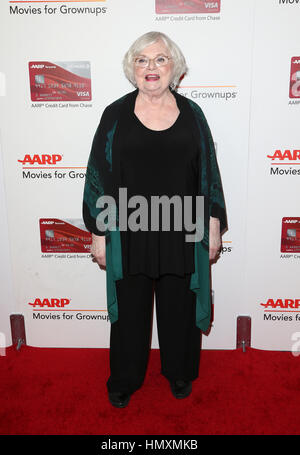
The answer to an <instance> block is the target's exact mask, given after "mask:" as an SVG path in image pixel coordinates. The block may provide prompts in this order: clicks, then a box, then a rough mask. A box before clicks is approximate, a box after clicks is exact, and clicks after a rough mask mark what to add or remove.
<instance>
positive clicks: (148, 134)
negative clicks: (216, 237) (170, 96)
mask: <svg viewBox="0 0 300 455" xmlns="http://www.w3.org/2000/svg"><path fill="white" fill-rule="evenodd" d="M131 115H132V116H133V128H132V129H130V131H128V134H127V136H126V139H125V141H124V142H123V144H122V152H121V157H120V172H121V182H122V187H126V188H127V202H128V201H129V199H130V197H132V196H134V195H141V196H144V197H145V198H146V200H147V201H148V226H149V227H148V231H141V230H138V231H134V232H133V231H132V230H130V229H129V228H128V230H127V231H121V242H122V261H123V263H122V265H123V271H124V273H129V274H136V273H144V274H146V275H147V276H149V277H152V278H157V277H159V276H160V275H163V274H165V273H172V274H176V275H180V276H183V275H184V274H186V273H193V272H194V270H195V268H194V242H186V241H185V234H187V233H188V234H191V233H193V232H195V230H194V231H188V230H186V229H185V225H184V215H183V207H184V202H183V196H195V195H196V194H197V180H198V164H197V149H196V144H195V143H194V140H193V138H192V137H191V135H190V134H189V129H188V128H187V125H186V120H185V115H184V113H183V111H180V114H179V116H178V117H177V120H176V121H175V123H174V124H173V125H172V126H171V127H170V128H168V129H166V130H162V131H155V130H151V129H149V128H147V127H146V126H145V125H144V124H143V123H142V122H141V121H140V120H139V119H138V117H137V116H136V115H135V114H134V113H133V112H132V113H131ZM151 195H152V196H162V195H166V196H168V197H169V198H171V197H172V196H174V195H179V196H181V201H182V211H181V214H182V215H181V221H182V230H180V231H178V230H177V231H175V229H174V210H173V205H172V204H170V230H169V231H163V230H162V211H161V210H160V213H159V229H158V231H153V230H151V210H150V207H151V205H150V204H151V202H150V196H151ZM139 207H140V205H136V204H135V203H134V208H128V212H127V214H128V216H127V220H128V218H129V216H130V214H132V213H133V212H135V213H136V214H137V212H136V211H137V209H139ZM192 207H193V211H192V218H191V219H190V222H194V221H195V216H194V215H195V198H193V205H192ZM152 213H153V212H152ZM177 218H178V217H177ZM135 219H136V223H140V218H137V217H135ZM152 219H154V216H153V215H152Z"/></svg>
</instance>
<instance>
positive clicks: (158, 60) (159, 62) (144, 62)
mask: <svg viewBox="0 0 300 455" xmlns="http://www.w3.org/2000/svg"><path fill="white" fill-rule="evenodd" d="M171 58H172V57H167V56H166V55H159V56H158V57H155V58H148V57H144V56H140V57H136V58H135V59H134V63H135V66H138V67H140V68H147V66H149V63H150V62H151V61H153V62H154V63H155V66H165V65H167V64H168V63H169V60H171Z"/></svg>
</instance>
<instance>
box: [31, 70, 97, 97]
mask: <svg viewBox="0 0 300 455" xmlns="http://www.w3.org/2000/svg"><path fill="white" fill-rule="evenodd" d="M28 66H29V79H30V93H31V101H91V99H92V92H91V65H90V62H29V64H28Z"/></svg>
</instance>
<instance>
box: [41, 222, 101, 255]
mask: <svg viewBox="0 0 300 455" xmlns="http://www.w3.org/2000/svg"><path fill="white" fill-rule="evenodd" d="M40 236H41V249H42V253H70V252H71V253H90V250H91V243H92V235H91V233H90V232H88V231H87V230H86V228H85V226H84V224H83V221H82V220H60V219H57V218H41V219H40Z"/></svg>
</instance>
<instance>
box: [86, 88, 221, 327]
mask: <svg viewBox="0 0 300 455" xmlns="http://www.w3.org/2000/svg"><path fill="white" fill-rule="evenodd" d="M137 94H138V90H135V91H133V92H130V93H128V94H126V95H125V96H123V97H122V98H119V99H118V100H116V101H114V102H113V103H112V104H110V105H109V106H107V107H106V108H105V110H104V112H103V114H102V116H101V120H100V123H99V125H98V128H97V130H96V133H95V135H94V139H93V143H92V148H91V152H90V156H89V160H88V164H87V172H86V179H85V186H84V194H83V220H84V223H85V225H86V228H87V229H88V231H89V232H93V233H94V234H96V235H105V244H106V293H107V310H108V315H109V319H110V322H111V323H114V322H115V321H117V320H118V300H117V292H116V283H115V282H116V281H117V280H121V279H122V278H123V270H122V249H121V236H120V231H119V229H118V213H119V211H118V205H116V206H115V209H114V215H115V219H116V230H109V229H107V230H106V231H105V232H103V231H99V230H98V229H97V224H96V218H97V216H98V215H99V213H100V211H101V208H97V207H96V201H97V199H98V198H99V197H100V196H102V195H111V196H113V197H114V199H115V201H118V189H119V187H120V185H121V183H120V182H121V180H120V166H119V163H120V159H119V157H120V153H121V151H122V138H124V135H126V133H127V132H128V130H129V128H130V119H131V118H132V116H131V115H130V112H133V111H134V106H135V99H136V96H137ZM172 94H173V95H174V97H175V99H176V102H177V105H178V108H179V110H180V111H181V112H182V115H186V116H187V119H188V124H189V125H190V133H191V134H192V135H193V136H194V140H195V141H196V144H197V147H198V150H199V159H198V166H199V169H198V180H199V193H198V194H199V195H202V196H204V201H205V203H204V236H203V238H202V240H201V241H198V242H195V248H194V255H195V257H194V259H195V271H194V273H192V275H191V280H190V289H191V290H192V291H193V292H194V293H195V294H196V325H197V327H199V328H200V329H201V330H202V331H204V332H205V331H207V329H208V328H209V325H210V319H211V292H210V267H209V217H210V216H212V217H216V218H219V220H220V226H221V232H222V231H223V230H224V229H226V227H227V220H226V210H225V202H224V196H223V189H222V184H221V178H220V172H219V168H218V164H217V160H216V154H215V147H214V142H213V139H212V135H211V132H210V128H209V126H208V124H207V121H206V118H205V116H204V114H203V112H202V109H201V108H200V107H199V106H198V104H196V103H195V102H194V101H192V100H190V99H188V98H185V97H184V96H182V95H180V94H178V93H177V92H176V91H172ZM183 152H184V151H183Z"/></svg>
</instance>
